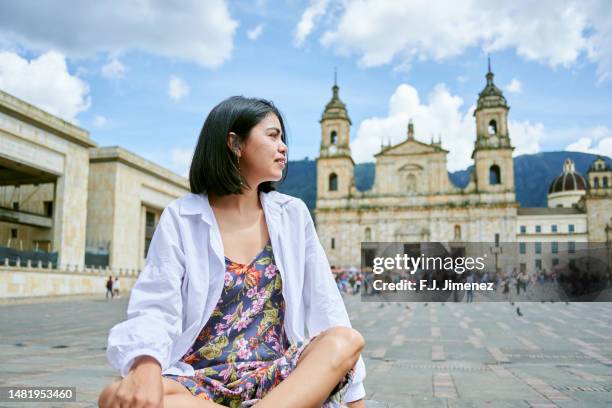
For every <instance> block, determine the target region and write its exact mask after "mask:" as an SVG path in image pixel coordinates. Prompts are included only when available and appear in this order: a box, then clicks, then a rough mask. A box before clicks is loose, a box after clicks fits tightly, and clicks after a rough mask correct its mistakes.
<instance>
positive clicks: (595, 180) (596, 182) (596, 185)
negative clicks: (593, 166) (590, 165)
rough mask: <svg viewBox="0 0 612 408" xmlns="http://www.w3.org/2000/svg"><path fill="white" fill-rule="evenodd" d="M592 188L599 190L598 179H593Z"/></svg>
mask: <svg viewBox="0 0 612 408" xmlns="http://www.w3.org/2000/svg"><path fill="white" fill-rule="evenodd" d="M593 188H599V177H594V178H593Z"/></svg>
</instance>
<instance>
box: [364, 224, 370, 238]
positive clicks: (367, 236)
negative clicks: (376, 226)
mask: <svg viewBox="0 0 612 408" xmlns="http://www.w3.org/2000/svg"><path fill="white" fill-rule="evenodd" d="M364 235H365V239H364V240H365V241H371V240H372V228H370V227H366V229H365V234H364Z"/></svg>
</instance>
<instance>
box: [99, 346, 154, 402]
mask: <svg viewBox="0 0 612 408" xmlns="http://www.w3.org/2000/svg"><path fill="white" fill-rule="evenodd" d="M162 403H163V386H162V376H161V366H160V365H159V363H158V362H157V360H155V359H154V358H153V357H150V356H141V357H138V358H137V359H136V360H135V362H134V365H133V366H132V368H131V370H130V372H129V373H128V375H126V376H125V378H123V380H121V382H120V383H119V387H117V392H116V393H115V395H114V396H113V398H111V400H110V404H109V405H108V406H107V407H102V408H115V407H117V408H119V407H121V408H128V407H129V408H162V405H163V404H162Z"/></svg>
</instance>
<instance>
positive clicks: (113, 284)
mask: <svg viewBox="0 0 612 408" xmlns="http://www.w3.org/2000/svg"><path fill="white" fill-rule="evenodd" d="M119 289H121V287H120V286H119V277H118V276H117V277H115V279H114V280H113V277H112V276H109V277H108V280H107V281H106V299H108V297H109V296H110V298H111V299H113V298H114V297H115V296H116V297H117V298H120V297H121V296H120V294H119Z"/></svg>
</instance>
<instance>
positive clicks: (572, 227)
mask: <svg viewBox="0 0 612 408" xmlns="http://www.w3.org/2000/svg"><path fill="white" fill-rule="evenodd" d="M567 230H568V231H569V232H574V224H570V225H569V226H568V227H567Z"/></svg>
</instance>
